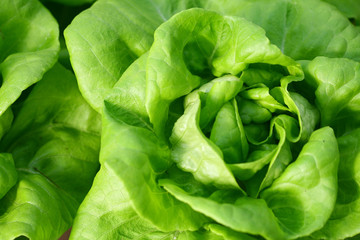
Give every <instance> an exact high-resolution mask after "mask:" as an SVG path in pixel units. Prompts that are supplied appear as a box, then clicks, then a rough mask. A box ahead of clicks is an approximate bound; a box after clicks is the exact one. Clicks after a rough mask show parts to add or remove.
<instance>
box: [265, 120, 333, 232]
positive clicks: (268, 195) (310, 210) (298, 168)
mask: <svg viewBox="0 0 360 240" xmlns="http://www.w3.org/2000/svg"><path fill="white" fill-rule="evenodd" d="M338 164H339V151H338V146H337V141H336V138H335V136H334V133H333V130H332V129H331V128H329V127H324V128H321V129H318V130H316V131H315V132H313V133H312V135H311V137H310V139H309V141H308V142H307V143H306V144H305V146H304V148H303V149H302V151H301V152H300V154H299V156H298V158H297V159H296V161H295V162H294V163H292V164H290V165H289V166H288V167H287V168H286V169H285V171H284V172H283V174H282V175H281V176H280V177H279V178H277V179H276V180H275V181H274V183H273V184H272V185H271V186H270V187H269V188H268V189H265V190H264V191H263V192H262V194H261V195H260V196H261V198H263V199H265V201H266V202H267V204H268V205H269V207H270V208H271V209H272V211H273V212H274V214H275V216H276V217H277V218H278V219H279V221H280V223H281V227H282V229H283V230H284V231H285V233H286V235H287V238H291V239H293V238H298V237H302V236H307V235H309V234H311V233H312V232H313V231H315V230H318V229H320V228H322V227H323V226H324V224H325V223H326V221H327V220H328V218H329V217H330V215H331V212H332V210H333V208H334V205H335V201H336V192H337V170H338Z"/></svg>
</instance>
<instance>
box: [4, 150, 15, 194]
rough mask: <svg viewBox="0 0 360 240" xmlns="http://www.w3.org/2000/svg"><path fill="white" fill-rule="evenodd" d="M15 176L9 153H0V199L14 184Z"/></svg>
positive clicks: (12, 161)
mask: <svg viewBox="0 0 360 240" xmlns="http://www.w3.org/2000/svg"><path fill="white" fill-rule="evenodd" d="M17 176H18V174H17V171H16V169H15V164H14V160H13V158H12V156H11V154H8V153H2V154H0V199H2V198H3V196H4V195H5V194H6V193H7V192H8V191H9V190H10V188H12V187H13V186H14V185H15V183H16V181H17Z"/></svg>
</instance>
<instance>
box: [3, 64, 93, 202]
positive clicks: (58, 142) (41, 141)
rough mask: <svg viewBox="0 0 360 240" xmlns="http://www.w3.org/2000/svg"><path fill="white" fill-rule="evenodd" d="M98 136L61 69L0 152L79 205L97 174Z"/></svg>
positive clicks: (40, 88)
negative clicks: (49, 180) (65, 192)
mask: <svg viewBox="0 0 360 240" xmlns="http://www.w3.org/2000/svg"><path fill="white" fill-rule="evenodd" d="M99 131H100V117H99V115H98V114H97V113H96V112H95V111H94V110H92V108H91V107H90V106H89V105H88V104H87V103H86V102H85V101H84V99H83V98H82V96H81V95H80V93H79V90H78V89H77V85H76V80H75V78H74V75H73V74H72V73H71V72H69V71H68V70H66V69H64V68H63V67H62V66H61V65H59V64H58V65H55V67H54V68H53V69H51V70H50V71H49V72H48V73H46V74H45V75H44V78H43V79H42V81H40V82H39V83H38V84H37V85H36V86H35V87H34V89H33V91H32V92H31V93H30V95H29V97H28V98H27V99H26V101H24V103H23V105H22V108H21V109H20V111H19V112H18V114H17V117H16V118H15V121H14V124H13V126H12V128H11V129H10V131H9V132H8V134H7V135H6V136H4V139H3V140H4V141H2V142H1V144H0V146H1V149H2V151H6V152H11V153H12V154H13V157H14V161H15V165H16V167H18V168H30V169H36V171H39V172H41V173H42V174H44V175H46V176H47V177H49V178H50V179H51V180H52V181H53V182H55V183H56V184H57V185H58V186H60V187H61V188H63V189H64V190H65V191H67V192H68V193H69V194H71V195H72V196H73V197H75V198H76V199H77V200H78V201H79V202H80V201H81V200H82V199H83V197H84V196H85V194H86V193H87V191H88V190H89V188H90V185H91V182H92V179H93V177H94V176H95V173H96V171H97V170H98V166H99V163H98V153H99V145H100V137H99Z"/></svg>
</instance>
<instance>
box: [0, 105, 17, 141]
mask: <svg viewBox="0 0 360 240" xmlns="http://www.w3.org/2000/svg"><path fill="white" fill-rule="evenodd" d="M13 118H14V115H13V112H12V110H11V109H10V108H8V109H7V110H6V111H5V112H4V113H3V115H1V116H0V139H1V138H2V136H3V135H4V134H5V133H6V132H7V131H8V130H9V129H10V127H11V124H12V120H13Z"/></svg>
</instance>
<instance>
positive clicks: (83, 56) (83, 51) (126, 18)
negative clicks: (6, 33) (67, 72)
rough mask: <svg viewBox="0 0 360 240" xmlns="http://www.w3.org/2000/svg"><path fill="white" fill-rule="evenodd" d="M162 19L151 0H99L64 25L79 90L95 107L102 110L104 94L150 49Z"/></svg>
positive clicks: (163, 19)
mask: <svg viewBox="0 0 360 240" xmlns="http://www.w3.org/2000/svg"><path fill="white" fill-rule="evenodd" d="M140 9H141V10H140ZM165 20H166V19H165V18H164V16H163V15H162V13H161V12H160V11H159V8H158V7H157V6H156V5H154V4H153V3H152V1H150V0H141V1H131V0H126V1H116V0H102V1H97V2H96V3H94V5H93V6H92V7H91V8H89V9H87V10H85V11H84V12H82V13H81V14H79V15H78V16H77V17H76V18H75V19H74V21H73V22H72V23H71V24H70V25H69V26H68V27H67V29H66V30H65V32H64V35H65V39H66V44H67V47H68V49H69V53H70V59H71V64H72V66H73V69H74V71H75V74H76V77H77V80H78V83H79V88H80V91H81V93H82V94H83V96H84V98H85V99H86V100H87V101H88V102H89V104H90V105H91V106H92V107H93V108H94V109H96V110H97V111H98V112H101V108H102V106H103V100H104V98H105V96H107V95H108V94H109V93H110V90H111V88H112V87H113V86H114V84H115V83H116V82H117V81H118V80H119V78H120V76H121V75H122V74H123V72H124V71H125V70H126V69H127V67H129V65H130V64H131V63H132V62H133V61H134V60H135V59H137V58H138V57H139V56H141V55H142V54H143V53H145V52H146V51H147V50H148V49H149V48H150V46H151V44H152V42H153V33H154V31H155V29H156V28H157V27H158V26H159V25H160V24H161V23H162V22H163V21H165Z"/></svg>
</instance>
